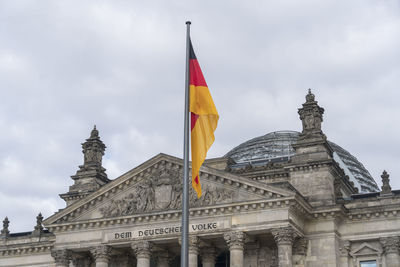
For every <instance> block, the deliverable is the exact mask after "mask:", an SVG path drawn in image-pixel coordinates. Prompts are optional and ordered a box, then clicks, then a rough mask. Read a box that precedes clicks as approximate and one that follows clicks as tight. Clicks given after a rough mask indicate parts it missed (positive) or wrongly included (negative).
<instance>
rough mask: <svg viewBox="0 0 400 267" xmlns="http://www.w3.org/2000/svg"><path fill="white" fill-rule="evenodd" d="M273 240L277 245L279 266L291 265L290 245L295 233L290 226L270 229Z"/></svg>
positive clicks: (287, 266) (286, 266)
mask: <svg viewBox="0 0 400 267" xmlns="http://www.w3.org/2000/svg"><path fill="white" fill-rule="evenodd" d="M272 235H273V236H274V239H275V242H276V244H277V246H278V261H279V263H278V264H279V265H278V266H279V267H292V266H293V263H292V245H293V241H294V239H295V237H296V233H295V232H294V230H293V229H292V227H290V226H289V227H284V228H277V229H273V230H272Z"/></svg>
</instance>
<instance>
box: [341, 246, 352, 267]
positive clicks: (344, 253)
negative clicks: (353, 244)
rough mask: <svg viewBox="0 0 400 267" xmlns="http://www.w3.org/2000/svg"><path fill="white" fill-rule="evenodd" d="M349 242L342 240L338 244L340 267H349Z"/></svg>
mask: <svg viewBox="0 0 400 267" xmlns="http://www.w3.org/2000/svg"><path fill="white" fill-rule="evenodd" d="M349 252H350V241H348V240H343V241H341V242H340V243H339V255H340V267H349Z"/></svg>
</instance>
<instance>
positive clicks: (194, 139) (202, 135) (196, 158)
mask: <svg viewBox="0 0 400 267" xmlns="http://www.w3.org/2000/svg"><path fill="white" fill-rule="evenodd" d="M189 90H190V104H189V105H190V116H191V118H190V120H191V148H192V186H193V189H194V190H195V191H196V193H197V197H198V198H200V197H201V184H200V176H199V171H200V166H201V165H202V164H203V162H204V160H205V158H206V155H207V151H208V149H209V148H210V147H211V145H212V143H213V142H214V139H215V138H214V131H215V129H216V128H217V124H218V118H219V115H218V112H217V109H216V108H215V105H214V101H213V99H212V97H211V94H210V91H209V90H208V86H207V83H206V81H205V80H204V77H203V73H202V72H201V69H200V65H199V62H198V61H197V58H196V55H195V53H194V50H193V46H192V42H191V41H190V52H189Z"/></svg>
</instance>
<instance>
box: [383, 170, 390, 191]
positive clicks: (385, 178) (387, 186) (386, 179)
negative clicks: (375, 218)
mask: <svg viewBox="0 0 400 267" xmlns="http://www.w3.org/2000/svg"><path fill="white" fill-rule="evenodd" d="M381 177H382V191H381V195H390V194H392V187H391V186H390V184H389V181H390V180H389V174H388V173H387V172H386V171H383V173H382V175H381Z"/></svg>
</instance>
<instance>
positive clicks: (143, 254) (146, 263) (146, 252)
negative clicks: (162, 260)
mask: <svg viewBox="0 0 400 267" xmlns="http://www.w3.org/2000/svg"><path fill="white" fill-rule="evenodd" d="M132 249H133V252H134V253H135V255H136V259H137V264H136V266H137V267H150V257H151V252H150V250H151V245H150V242H148V241H137V242H134V243H132Z"/></svg>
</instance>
